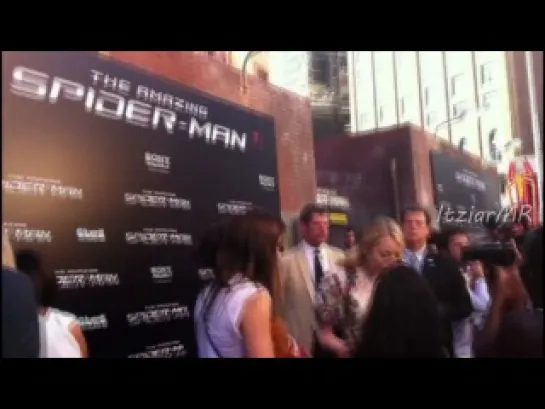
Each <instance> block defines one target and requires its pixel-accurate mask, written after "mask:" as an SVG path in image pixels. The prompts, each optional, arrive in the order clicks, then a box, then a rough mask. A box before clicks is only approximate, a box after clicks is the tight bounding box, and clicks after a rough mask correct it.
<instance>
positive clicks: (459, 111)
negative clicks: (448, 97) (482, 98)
mask: <svg viewBox="0 0 545 409" xmlns="http://www.w3.org/2000/svg"><path fill="white" fill-rule="evenodd" d="M467 109H468V104H467V101H459V102H456V103H454V104H452V116H453V117H454V118H458V117H461V116H463V115H465V114H466V113H467Z"/></svg>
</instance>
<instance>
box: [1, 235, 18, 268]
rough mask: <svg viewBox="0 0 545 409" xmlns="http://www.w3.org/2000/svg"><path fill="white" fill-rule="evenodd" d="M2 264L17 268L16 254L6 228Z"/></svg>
mask: <svg viewBox="0 0 545 409" xmlns="http://www.w3.org/2000/svg"><path fill="white" fill-rule="evenodd" d="M2 266H6V267H11V268H15V256H14V255H13V249H12V248H11V243H10V241H9V237H8V235H7V234H6V231H5V230H4V231H3V233H2Z"/></svg>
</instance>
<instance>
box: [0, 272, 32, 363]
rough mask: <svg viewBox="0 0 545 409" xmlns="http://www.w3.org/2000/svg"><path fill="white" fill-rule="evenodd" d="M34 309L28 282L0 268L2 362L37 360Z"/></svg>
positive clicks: (16, 273)
mask: <svg viewBox="0 0 545 409" xmlns="http://www.w3.org/2000/svg"><path fill="white" fill-rule="evenodd" d="M39 353H40V336H39V329H38V307H37V304H36V297H35V293H34V287H33V285H32V282H31V281H30V279H29V278H28V277H27V276H26V275H24V274H21V273H18V272H17V271H15V270H14V269H12V268H9V267H6V266H2V358H38V357H39Z"/></svg>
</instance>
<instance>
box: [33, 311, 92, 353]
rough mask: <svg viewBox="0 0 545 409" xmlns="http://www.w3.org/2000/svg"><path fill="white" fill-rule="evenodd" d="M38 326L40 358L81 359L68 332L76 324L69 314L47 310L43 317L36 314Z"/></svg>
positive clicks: (77, 345) (74, 341)
mask: <svg viewBox="0 0 545 409" xmlns="http://www.w3.org/2000/svg"><path fill="white" fill-rule="evenodd" d="M38 322H39V325H40V358H81V357H82V356H81V349H80V347H79V344H78V342H77V341H76V339H75V338H74V336H73V335H72V333H71V332H70V326H71V325H72V324H74V323H76V322H77V320H76V317H75V316H74V315H72V314H70V313H67V312H64V311H60V310H57V309H55V308H48V309H47V311H46V312H45V314H44V315H42V314H38Z"/></svg>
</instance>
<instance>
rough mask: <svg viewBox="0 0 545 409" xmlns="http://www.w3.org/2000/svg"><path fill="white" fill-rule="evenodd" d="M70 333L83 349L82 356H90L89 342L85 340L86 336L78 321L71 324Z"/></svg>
mask: <svg viewBox="0 0 545 409" xmlns="http://www.w3.org/2000/svg"><path fill="white" fill-rule="evenodd" d="M70 333H71V334H72V336H73V337H74V338H75V340H76V342H77V343H78V345H79V349H80V350H81V357H82V358H88V357H89V351H88V349H87V342H86V341H85V336H84V335H83V331H82V330H81V327H80V326H79V325H78V324H77V323H76V322H74V323H73V324H71V325H70Z"/></svg>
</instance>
